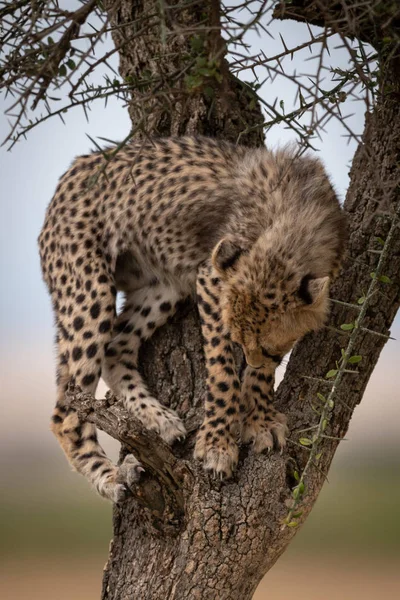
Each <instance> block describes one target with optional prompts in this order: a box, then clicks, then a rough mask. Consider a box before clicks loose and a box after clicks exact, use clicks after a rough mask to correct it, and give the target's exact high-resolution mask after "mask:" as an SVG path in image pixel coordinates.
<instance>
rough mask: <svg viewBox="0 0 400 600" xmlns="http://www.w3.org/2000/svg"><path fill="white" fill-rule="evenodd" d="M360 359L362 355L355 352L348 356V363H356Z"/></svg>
mask: <svg viewBox="0 0 400 600" xmlns="http://www.w3.org/2000/svg"><path fill="white" fill-rule="evenodd" d="M361 361H362V356H361V355H360V354H355V355H354V356H350V358H349V363H350V364H351V365H356V364H357V363H359V362H361Z"/></svg>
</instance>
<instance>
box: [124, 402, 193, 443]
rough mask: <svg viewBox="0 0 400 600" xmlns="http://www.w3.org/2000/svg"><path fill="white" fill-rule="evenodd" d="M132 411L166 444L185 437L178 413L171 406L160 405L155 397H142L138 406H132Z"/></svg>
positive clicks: (184, 430)
mask: <svg viewBox="0 0 400 600" xmlns="http://www.w3.org/2000/svg"><path fill="white" fill-rule="evenodd" d="M132 412H133V414H134V415H135V417H137V418H138V419H139V421H140V422H141V423H143V425H144V427H146V429H149V431H156V432H157V433H158V435H159V436H160V437H161V438H162V439H163V440H164V442H167V444H170V445H171V444H173V443H174V442H175V441H176V440H182V439H184V438H185V437H186V429H185V426H184V424H183V422H182V419H181V418H180V417H179V415H178V414H177V413H176V412H175V411H174V410H172V408H167V407H165V406H161V404H160V403H159V402H158V401H157V400H156V399H155V398H146V399H144V400H143V399H142V400H141V402H140V404H139V406H134V407H133V408H132Z"/></svg>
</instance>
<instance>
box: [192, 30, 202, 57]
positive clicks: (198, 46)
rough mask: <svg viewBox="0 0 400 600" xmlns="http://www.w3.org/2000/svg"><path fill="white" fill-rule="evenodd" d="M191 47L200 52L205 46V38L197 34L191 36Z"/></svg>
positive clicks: (197, 52)
mask: <svg viewBox="0 0 400 600" xmlns="http://www.w3.org/2000/svg"><path fill="white" fill-rule="evenodd" d="M190 47H191V49H192V50H193V51H194V52H195V53H196V54H200V52H201V51H202V50H203V48H204V40H203V38H201V37H200V36H199V35H195V36H194V37H192V38H190Z"/></svg>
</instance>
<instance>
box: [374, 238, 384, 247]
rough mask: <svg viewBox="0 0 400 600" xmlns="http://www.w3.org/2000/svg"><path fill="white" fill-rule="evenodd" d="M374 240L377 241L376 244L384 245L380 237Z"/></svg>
mask: <svg viewBox="0 0 400 600" xmlns="http://www.w3.org/2000/svg"><path fill="white" fill-rule="evenodd" d="M375 239H376V241H377V242H378V243H379V244H380V245H381V246H384V245H385V240H383V239H382V238H381V237H377V238H375Z"/></svg>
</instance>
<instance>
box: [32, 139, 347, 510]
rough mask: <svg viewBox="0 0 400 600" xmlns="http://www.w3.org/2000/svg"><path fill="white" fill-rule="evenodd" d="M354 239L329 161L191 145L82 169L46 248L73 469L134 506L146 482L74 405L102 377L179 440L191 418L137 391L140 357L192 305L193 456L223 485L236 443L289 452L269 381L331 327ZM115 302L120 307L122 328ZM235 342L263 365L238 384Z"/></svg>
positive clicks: (63, 437) (80, 162)
mask: <svg viewBox="0 0 400 600" xmlns="http://www.w3.org/2000/svg"><path fill="white" fill-rule="evenodd" d="M111 157H112V158H111ZM344 240H345V227H344V217H343V213H342V211H341V209H340V206H339V202H338V200H337V197H336V195H335V192H334V190H333V188H332V186H331V184H330V182H329V178H328V177H327V175H326V173H325V171H324V168H323V166H322V164H321V162H320V161H318V160H317V159H315V158H313V157H311V156H307V155H303V156H300V155H299V153H298V149H296V148H283V149H281V150H278V151H277V152H272V151H270V150H268V149H267V148H246V147H244V146H240V145H235V144H230V143H227V142H224V141H221V140H217V139H209V138H201V137H200V138H192V137H184V138H167V139H149V140H137V141H132V143H130V144H127V145H126V146H124V147H123V148H122V149H120V150H119V151H118V152H116V151H115V149H113V151H112V152H109V153H108V154H106V152H95V153H93V154H90V155H86V156H81V157H79V158H77V159H76V160H75V161H74V163H73V165H72V166H71V168H70V169H69V170H68V171H67V172H66V173H65V174H64V175H63V176H62V177H61V179H60V182H59V185H58V187H57V190H56V192H55V195H54V197H53V199H52V201H51V203H50V205H49V208H48V210H47V214H46V219H45V223H44V226H43V230H42V232H41V235H40V238H39V246H40V256H41V264H42V269H43V276H44V280H45V282H46V284H47V286H48V289H49V292H50V294H51V297H52V301H53V307H54V312H55V318H56V326H57V347H58V368H57V388H58V398H57V403H56V407H55V410H54V414H53V417H52V430H53V431H54V433H55V435H56V436H57V438H58V440H59V442H60V444H61V446H62V448H63V449H64V451H65V453H66V455H67V457H68V460H69V461H70V463H71V464H72V465H73V467H74V468H75V469H76V470H77V471H79V472H80V473H82V474H83V475H84V476H85V477H86V478H87V479H88V480H89V481H90V482H91V483H92V485H94V487H95V488H96V489H97V490H98V491H99V492H100V494H102V495H103V496H104V497H106V498H109V499H111V500H113V501H114V502H121V501H122V500H124V499H126V498H127V497H128V496H129V493H128V492H127V487H129V486H130V485H131V484H132V482H135V481H137V480H138V479H139V478H140V473H141V466H140V464H139V462H138V461H137V459H136V458H135V457H133V456H132V455H128V457H127V458H126V459H125V461H124V463H123V464H122V465H121V466H117V465H114V464H113V463H112V462H111V461H110V460H109V458H108V457H107V456H106V454H105V452H104V450H103V449H102V447H101V446H100V444H99V441H98V439H97V436H96V431H95V427H94V425H93V424H92V423H90V422H82V421H81V418H80V417H79V415H78V413H77V412H76V411H75V410H73V409H71V408H70V406H69V405H68V400H67V398H66V396H65V392H66V390H67V388H68V385H69V384H70V383H71V382H72V383H75V384H76V385H78V386H79V387H80V388H81V389H82V390H83V391H84V392H87V393H91V394H94V393H95V390H96V386H97V383H98V381H99V378H100V376H102V377H103V378H104V379H105V381H106V382H107V384H108V385H109V387H110V388H111V389H112V390H113V392H114V393H115V394H117V395H118V396H120V398H121V399H122V401H123V403H124V405H125V407H126V409H127V410H128V411H129V412H131V413H132V414H133V415H134V416H135V417H136V418H137V419H139V420H140V421H141V422H142V424H143V425H144V426H145V427H147V428H149V429H152V430H154V431H156V432H157V433H158V434H159V435H160V436H161V437H162V438H163V440H164V441H165V442H167V443H173V442H175V441H177V440H179V439H180V438H182V437H183V436H184V435H185V432H186V430H185V426H184V423H183V420H182V419H183V417H184V415H182V414H180V415H178V414H177V413H176V412H175V410H174V406H162V405H161V404H160V403H159V402H158V400H157V398H154V396H153V395H152V393H151V390H149V388H148V387H147V385H146V382H145V381H144V380H143V378H142V375H141V371H142V369H141V365H140V352H139V351H140V347H141V344H142V343H143V342H144V341H145V340H147V339H149V338H150V337H151V336H152V335H153V333H154V331H155V330H156V329H157V328H158V327H161V326H162V325H163V324H164V323H166V322H167V320H168V318H169V317H170V316H172V315H173V314H174V313H175V311H176V308H177V306H178V305H179V303H180V301H181V300H182V299H184V298H186V297H189V296H191V297H195V295H196V294H197V304H198V308H199V313H200V317H201V324H202V332H203V337H204V341H205V344H204V353H205V358H206V368H207V393H206V395H205V403H204V404H205V411H204V422H203V425H202V426H201V427H200V431H199V434H198V438H197V443H196V448H195V456H196V457H198V458H199V459H201V460H203V462H204V466H205V468H206V469H210V470H212V471H214V472H215V473H218V475H219V476H221V477H229V476H230V475H231V474H232V472H233V470H234V469H235V467H236V465H237V462H238V455H239V450H238V444H237V437H236V436H237V434H238V433H240V432H241V439H242V441H243V442H244V443H251V444H253V448H254V450H255V451H256V452H263V451H264V450H266V449H271V448H272V447H274V446H275V447H278V448H280V449H282V448H283V447H284V445H285V440H286V436H287V427H286V418H285V417H284V415H282V414H280V413H278V412H277V411H276V409H275V408H274V406H273V403H272V401H273V389H274V388H273V385H274V373H275V369H276V366H277V364H279V362H280V360H281V358H282V356H283V354H285V352H287V351H288V350H289V349H290V348H291V347H292V346H293V344H294V343H295V341H296V340H297V339H299V338H301V337H302V336H303V335H304V334H305V333H307V332H308V331H310V330H313V329H316V328H318V327H320V326H321V324H322V323H323V322H324V319H325V316H326V313H327V307H328V304H327V294H328V287H329V280H330V279H331V278H332V277H333V276H334V275H335V274H336V273H337V271H338V268H339V265H340V261H341V258H342V254H343V249H344ZM117 291H120V292H123V293H124V294H125V305H124V308H123V309H122V311H121V313H120V314H119V315H117V307H116V294H117ZM231 339H233V340H234V341H237V342H239V343H241V344H242V345H243V347H244V350H245V353H246V356H247V361H248V363H249V365H253V367H257V369H253V368H251V366H248V367H247V368H246V370H245V373H244V375H243V379H242V381H240V379H239V377H238V374H237V373H236V371H235V368H234V367H235V361H234V355H233V351H232V344H231Z"/></svg>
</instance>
